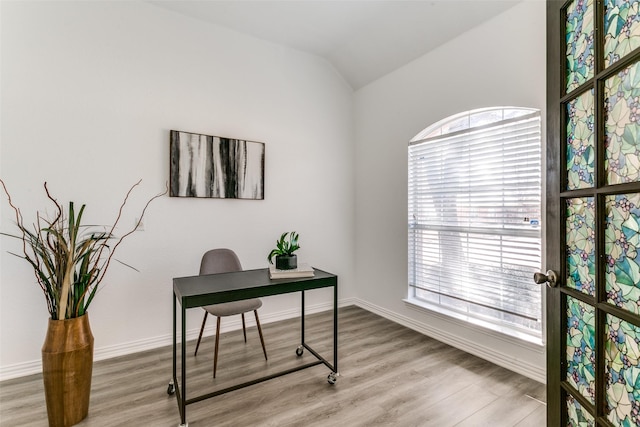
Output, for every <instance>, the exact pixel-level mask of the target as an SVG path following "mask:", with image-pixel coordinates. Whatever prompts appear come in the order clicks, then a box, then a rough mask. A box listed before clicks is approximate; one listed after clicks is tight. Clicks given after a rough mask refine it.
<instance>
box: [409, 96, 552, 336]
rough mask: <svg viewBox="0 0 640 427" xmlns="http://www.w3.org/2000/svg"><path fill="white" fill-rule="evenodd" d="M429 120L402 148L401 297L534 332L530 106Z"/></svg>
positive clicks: (536, 219)
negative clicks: (405, 169) (405, 254)
mask: <svg viewBox="0 0 640 427" xmlns="http://www.w3.org/2000/svg"><path fill="white" fill-rule="evenodd" d="M434 126H435V128H434ZM434 126H431V127H429V128H427V129H425V131H423V132H421V134H419V135H418V136H416V138H414V140H413V141H412V142H411V143H410V145H409V150H408V152H409V187H408V193H409V200H408V208H409V218H408V219H409V221H408V225H409V248H408V249H409V266H408V267H409V297H410V299H416V300H419V301H421V302H424V303H427V304H436V305H438V306H440V307H443V308H445V309H446V310H451V311H453V312H458V313H464V314H465V315H467V316H469V317H471V318H474V319H480V320H483V321H485V322H490V323H493V324H497V325H500V326H502V327H504V326H506V327H508V328H514V329H516V330H519V331H520V332H524V333H525V334H529V335H532V336H535V337H540V335H541V326H542V325H541V316H542V306H541V303H542V302H541V289H540V287H539V286H537V285H535V284H534V283H533V281H532V277H533V273H534V272H536V271H539V270H540V264H541V233H540V219H541V142H540V114H539V112H538V111H537V110H530V109H522V110H520V109H505V108H500V109H489V110H487V109H485V110H476V111H475V112H468V113H465V114H463V115H458V116H455V117H453V118H451V119H450V120H445V121H442V122H439V123H438V124H436V125H434ZM424 135H427V137H426V138H424ZM416 139H417V140H416Z"/></svg>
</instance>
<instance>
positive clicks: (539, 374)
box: [0, 298, 546, 383]
mask: <svg viewBox="0 0 640 427" xmlns="http://www.w3.org/2000/svg"><path fill="white" fill-rule="evenodd" d="M338 305H339V306H340V307H344V306H348V305H356V306H358V307H361V308H363V309H365V310H367V311H370V312H372V313H375V314H377V315H379V316H382V317H384V318H386V319H389V320H391V321H393V322H395V323H398V324H400V325H403V326H406V327H407V328H410V329H413V330H415V331H418V332H420V333H422V334H424V335H427V336H430V337H432V338H435V339H437V340H438V341H442V342H444V343H446V344H449V345H451V346H453V347H456V348H459V349H460V350H463V351H466V352H468V353H471V354H474V355H476V356H478V357H481V358H483V359H486V360H488V361H490V362H492V363H495V364H496V365H499V366H502V367H504V368H507V369H509V370H512V371H514V372H517V373H519V374H522V375H524V376H526V377H529V378H531V379H534V380H536V381H539V382H542V383H544V382H545V381H546V372H545V370H544V369H541V368H540V367H539V366H536V365H532V364H530V363H527V362H525V361H523V360H518V359H514V358H513V357H511V356H510V355H507V354H504V353H502V352H500V351H497V350H496V349H494V348H489V347H485V346H482V345H479V344H478V343H477V342H476V341H469V340H467V339H464V338H461V337H456V336H452V335H450V334H447V333H445V332H443V331H441V330H439V329H436V328H433V327H431V326H430V325H428V324H425V323H422V322H417V321H416V320H414V319H411V318H409V317H407V316H403V315H400V314H398V313H395V312H393V311H390V310H387V309H385V308H382V307H379V306H377V305H375V304H371V303H369V302H366V301H364V300H361V299H358V298H346V299H343V300H340V301H339V303H338ZM331 308H332V304H331V302H326V303H322V304H315V305H313V306H307V307H306V308H305V313H307V314H313V313H318V312H321V311H326V310H330V309H331ZM300 312H301V311H300V308H299V307H297V308H294V309H291V310H284V311H279V312H277V313H270V314H265V315H262V316H261V317H260V321H261V323H264V324H267V323H272V322H277V321H280V320H286V319H291V318H295V317H298V316H299V315H300ZM252 318H253V317H252V316H247V322H248V324H251V321H252ZM213 323H214V322H211V325H210V326H207V327H206V328H205V332H204V335H205V336H206V335H213V334H214V333H215V331H214V329H215V328H214V326H213ZM241 327H242V322H241V321H240V319H229V320H228V321H226V322H223V323H222V329H221V331H222V332H228V331H232V330H237V329H240V328H241ZM199 332H200V327H199V326H198V327H196V328H192V329H189V330H187V340H192V339H196V338H197V337H198V333H199ZM480 333H482V332H480ZM487 335H490V336H492V337H494V338H495V336H494V335H495V334H491V333H489V332H487ZM172 342H173V335H172V334H166V335H161V336H157V337H153V338H145V339H142V340H137V341H132V342H128V343H123V344H116V345H112V346H107V347H102V348H97V349H95V351H94V360H95V361H99V360H105V359H111V358H113V357H118V356H124V355H127V354H132V353H137V352H141V351H146V350H152V349H155V348H158V347H164V346H167V345H171V343H172ZM41 371H42V362H41V361H40V360H32V361H28V362H23V363H17V364H14V365H9V366H3V367H0V381H4V380H9V379H13V378H18V377H23V376H26V375H32V374H38V373H40V372H41Z"/></svg>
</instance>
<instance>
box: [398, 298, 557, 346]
mask: <svg viewBox="0 0 640 427" xmlns="http://www.w3.org/2000/svg"><path fill="white" fill-rule="evenodd" d="M403 301H404V302H405V304H407V305H408V306H409V307H410V308H412V309H416V310H420V311H423V312H424V311H426V312H428V313H429V314H431V315H435V316H436V317H439V318H441V319H444V320H446V321H448V322H451V321H453V322H454V323H456V324H457V325H459V326H462V327H466V328H471V329H478V330H479V331H482V332H490V334H491V335H494V336H496V337H498V338H501V339H505V338H507V339H508V341H510V342H514V343H517V344H520V345H522V346H524V347H527V348H530V349H532V350H541V349H544V343H543V340H542V338H540V337H535V336H532V335H529V334H526V333H524V332H522V331H519V330H517V329H515V328H509V327H505V326H502V325H497V324H494V323H491V322H487V321H483V320H481V319H478V318H475V317H472V316H468V315H465V314H464V313H460V312H456V311H453V310H448V309H446V308H444V307H440V306H437V305H434V304H429V303H428V302H425V301H421V300H417V299H412V298H407V299H404V300H403Z"/></svg>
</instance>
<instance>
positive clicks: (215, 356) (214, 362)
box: [213, 317, 220, 378]
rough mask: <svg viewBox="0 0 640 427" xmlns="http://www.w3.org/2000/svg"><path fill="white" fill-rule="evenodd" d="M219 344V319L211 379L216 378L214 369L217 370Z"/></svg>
mask: <svg viewBox="0 0 640 427" xmlns="http://www.w3.org/2000/svg"><path fill="white" fill-rule="evenodd" d="M219 343H220V318H219V317H218V322H217V323H216V349H215V350H214V353H213V378H215V377H216V369H217V368H218V344H219Z"/></svg>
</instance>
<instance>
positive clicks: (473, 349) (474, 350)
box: [355, 299, 546, 383]
mask: <svg viewBox="0 0 640 427" xmlns="http://www.w3.org/2000/svg"><path fill="white" fill-rule="evenodd" d="M355 305H357V306H358V307H361V308H363V309H365V310H367V311H370V312H372V313H375V314H378V315H379V316H382V317H384V318H386V319H389V320H391V321H393V322H395V323H398V324H400V325H403V326H406V327H407V328H409V329H413V330H414V331H417V332H420V333H422V334H424V335H427V336H429V337H432V338H435V339H437V340H438V341H441V342H443V343H445V344H449V345H450V346H452V347H456V348H458V349H460V350H462V351H465V352H467V353H470V354H473V355H475V356H478V357H480V358H482V359H485V360H488V361H489V362H491V363H495V364H496V365H498V366H502V367H503V368H506V369H509V370H510V371H514V372H516V373H519V374H521V375H524V376H526V377H528V378H531V379H533V380H535V381H538V382H541V383H546V369H545V368H544V367H542V368H541V367H540V366H537V365H534V364H531V363H528V362H526V361H523V360H519V359H516V358H514V357H513V356H511V355H508V354H505V353H502V352H500V351H498V350H496V349H495V348H490V347H486V346H483V345H480V344H478V342H477V341H470V340H468V339H465V338H463V337H459V336H454V335H451V334H449V333H446V332H445V331H442V330H440V329H437V328H434V327H432V326H430V325H428V324H426V323H423V322H418V321H416V320H414V319H411V318H409V317H407V316H403V315H401V314H398V313H395V312H393V311H390V310H387V309H385V308H382V307H379V306H377V305H375V304H371V303H369V302H367V301H363V300H360V299H357V300H356V301H355ZM469 327H470V328H472V329H473V330H474V334H475V335H476V336H477V335H481V334H484V335H486V336H487V337H491V338H493V339H495V338H497V334H496V333H494V332H492V331H489V330H487V331H484V330H483V329H482V328H477V327H473V326H469ZM498 338H499V339H502V340H506V341H509V339H508V338H504V337H498ZM520 345H525V346H526V347H527V348H530V349H531V351H537V352H540V353H544V349H543V348H541V347H539V346H529V345H528V344H520ZM535 347H538V348H537V349H536V348H535Z"/></svg>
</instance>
